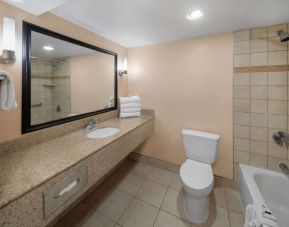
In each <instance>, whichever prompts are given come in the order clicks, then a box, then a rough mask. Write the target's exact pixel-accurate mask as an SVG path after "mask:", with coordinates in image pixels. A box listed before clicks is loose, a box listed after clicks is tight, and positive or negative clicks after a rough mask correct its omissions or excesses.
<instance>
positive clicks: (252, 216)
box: [244, 204, 257, 227]
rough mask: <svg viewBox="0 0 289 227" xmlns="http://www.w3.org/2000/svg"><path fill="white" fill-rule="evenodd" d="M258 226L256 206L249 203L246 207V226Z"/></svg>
mask: <svg viewBox="0 0 289 227" xmlns="http://www.w3.org/2000/svg"><path fill="white" fill-rule="evenodd" d="M256 226H257V215H256V208H255V206H254V205H253V204H249V205H248V206H247V207H246V214H245V223H244V227H256Z"/></svg>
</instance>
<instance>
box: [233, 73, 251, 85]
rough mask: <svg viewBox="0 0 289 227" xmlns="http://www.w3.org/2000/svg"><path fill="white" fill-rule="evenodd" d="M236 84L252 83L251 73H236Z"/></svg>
mask: <svg viewBox="0 0 289 227" xmlns="http://www.w3.org/2000/svg"><path fill="white" fill-rule="evenodd" d="M234 85H250V74H249V73H235V74H234Z"/></svg>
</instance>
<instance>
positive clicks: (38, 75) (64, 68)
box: [31, 58, 71, 125]
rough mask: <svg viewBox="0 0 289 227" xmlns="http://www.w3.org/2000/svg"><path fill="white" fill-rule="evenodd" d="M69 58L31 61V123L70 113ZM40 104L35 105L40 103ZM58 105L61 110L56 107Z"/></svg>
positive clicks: (35, 59) (53, 118) (50, 119)
mask: <svg viewBox="0 0 289 227" xmlns="http://www.w3.org/2000/svg"><path fill="white" fill-rule="evenodd" d="M70 90H71V89H70V66H69V59H56V60H48V59H40V58H33V59H32V61H31V104H32V107H31V124H32V125H35V124H41V123H44V122H47V121H52V120H55V119H58V118H62V117H65V116H67V115H68V114H70V109H71V107H70V106H71V102H70V98H71V91H70ZM40 103H41V105H37V104H40ZM58 105H60V108H61V111H60V112H57V111H56V107H57V106H58Z"/></svg>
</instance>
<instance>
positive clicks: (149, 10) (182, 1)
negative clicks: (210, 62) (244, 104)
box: [7, 0, 289, 47]
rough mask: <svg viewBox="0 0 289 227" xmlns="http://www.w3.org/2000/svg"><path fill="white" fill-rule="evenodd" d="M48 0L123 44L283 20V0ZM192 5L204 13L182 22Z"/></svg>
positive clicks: (286, 3) (288, 1) (287, 0)
mask: <svg viewBox="0 0 289 227" xmlns="http://www.w3.org/2000/svg"><path fill="white" fill-rule="evenodd" d="M7 1H25V0H7ZM29 1H33V0H29ZM34 1H35V5H40V6H41V5H42V1H39V0H38V1H37V0H34ZM53 1H58V3H59V4H56V5H55V4H54V6H53V7H51V6H50V7H48V8H49V9H48V8H47V9H48V10H47V11H50V12H52V13H54V14H56V15H58V16H60V17H63V18H65V19H66V20H69V21H71V22H73V23H76V24H78V25H80V26H82V27H84V28H86V29H88V30H90V31H93V32H95V33H97V34H99V35H101V36H104V37H106V38H108V39H110V40H112V41H114V42H116V43H118V44H121V45H123V46H125V47H136V46H143V45H148V44H154V43H162V42H167V41H172V40H178V39H184V38H192V37H200V36H207V35H213V34H219V33H223V32H231V31H237V30H241V29H246V28H252V27H261V26H268V25H273V24H280V23H287V22H289V13H288V9H289V0H66V1H65V0H53ZM53 1H51V2H53ZM61 1H63V2H62V3H60V2H61ZM44 2H47V1H44ZM35 5H34V6H35ZM40 6H39V7H40ZM195 9H201V10H203V11H204V13H205V15H204V17H202V18H201V19H199V20H196V21H188V20H187V19H186V15H187V14H188V13H189V12H190V11H191V10H195Z"/></svg>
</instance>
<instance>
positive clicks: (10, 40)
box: [0, 17, 16, 64]
mask: <svg viewBox="0 0 289 227" xmlns="http://www.w3.org/2000/svg"><path fill="white" fill-rule="evenodd" d="M15 50H16V48H15V20H13V19H11V18H8V17H4V20H3V42H2V53H1V55H0V62H1V63H2V64H10V63H13V62H14V61H15Z"/></svg>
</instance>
